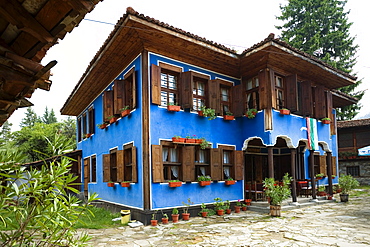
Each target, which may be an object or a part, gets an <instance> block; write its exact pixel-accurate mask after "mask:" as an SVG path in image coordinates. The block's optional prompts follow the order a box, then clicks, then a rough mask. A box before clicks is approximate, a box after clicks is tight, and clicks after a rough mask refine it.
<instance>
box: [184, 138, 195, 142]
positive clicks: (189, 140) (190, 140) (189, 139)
mask: <svg viewBox="0 0 370 247" xmlns="http://www.w3.org/2000/svg"><path fill="white" fill-rule="evenodd" d="M185 143H195V139H191V138H186V139H185Z"/></svg>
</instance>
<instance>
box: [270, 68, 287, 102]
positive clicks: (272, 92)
mask: <svg viewBox="0 0 370 247" xmlns="http://www.w3.org/2000/svg"><path fill="white" fill-rule="evenodd" d="M267 82H268V83H267V107H268V108H271V107H272V108H274V109H277V95H276V90H275V72H274V71H273V70H272V69H270V70H269V80H268V81H267ZM283 83H284V82H283ZM283 86H284V84H283Z"/></svg>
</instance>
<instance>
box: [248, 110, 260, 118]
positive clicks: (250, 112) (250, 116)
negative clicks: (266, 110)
mask: <svg viewBox="0 0 370 247" xmlns="http://www.w3.org/2000/svg"><path fill="white" fill-rule="evenodd" d="M257 112H258V111H257V109H249V110H248V111H247V112H246V113H245V116H246V117H247V118H254V117H255V116H256V115H257Z"/></svg>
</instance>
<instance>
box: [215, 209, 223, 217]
mask: <svg viewBox="0 0 370 247" xmlns="http://www.w3.org/2000/svg"><path fill="white" fill-rule="evenodd" d="M216 212H217V215H219V216H222V215H224V210H223V209H218V210H216Z"/></svg>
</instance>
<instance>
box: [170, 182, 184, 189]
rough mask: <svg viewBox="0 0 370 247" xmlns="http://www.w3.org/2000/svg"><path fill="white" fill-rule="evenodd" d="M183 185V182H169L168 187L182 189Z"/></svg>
mask: <svg viewBox="0 0 370 247" xmlns="http://www.w3.org/2000/svg"><path fill="white" fill-rule="evenodd" d="M181 185H182V182H181V181H180V182H168V186H170V187H172V188H173V187H180V186H181Z"/></svg>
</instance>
